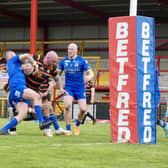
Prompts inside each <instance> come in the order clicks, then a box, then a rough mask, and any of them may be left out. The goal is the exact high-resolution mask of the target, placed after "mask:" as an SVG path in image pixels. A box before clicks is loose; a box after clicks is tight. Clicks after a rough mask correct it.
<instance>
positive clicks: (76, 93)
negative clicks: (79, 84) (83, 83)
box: [64, 87, 86, 100]
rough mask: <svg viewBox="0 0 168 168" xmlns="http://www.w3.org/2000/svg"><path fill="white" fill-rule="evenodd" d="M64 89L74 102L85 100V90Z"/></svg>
mask: <svg viewBox="0 0 168 168" xmlns="http://www.w3.org/2000/svg"><path fill="white" fill-rule="evenodd" d="M64 89H65V90H66V91H67V92H68V94H69V95H70V96H72V97H74V99H75V100H79V99H86V92H85V88H81V89H74V88H70V87H65V88H64ZM64 96H66V94H64Z"/></svg>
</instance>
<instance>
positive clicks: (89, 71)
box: [85, 69, 94, 82]
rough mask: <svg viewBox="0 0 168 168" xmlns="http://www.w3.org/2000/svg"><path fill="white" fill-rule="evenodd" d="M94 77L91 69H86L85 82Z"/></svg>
mask: <svg viewBox="0 0 168 168" xmlns="http://www.w3.org/2000/svg"><path fill="white" fill-rule="evenodd" d="M93 77H94V73H93V71H92V69H88V70H87V71H86V74H85V82H88V81H90V80H91V79H92V78H93Z"/></svg>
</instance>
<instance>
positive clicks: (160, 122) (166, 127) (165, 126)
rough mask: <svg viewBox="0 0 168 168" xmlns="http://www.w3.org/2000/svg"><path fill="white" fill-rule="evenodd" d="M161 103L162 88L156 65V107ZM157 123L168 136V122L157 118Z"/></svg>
mask: <svg viewBox="0 0 168 168" xmlns="http://www.w3.org/2000/svg"><path fill="white" fill-rule="evenodd" d="M159 103H160V89H159V80H158V69H157V67H155V109H156V110H157V108H158V107H159ZM157 125H159V126H161V127H162V128H163V129H164V131H165V135H166V137H167V138H168V122H166V121H163V120H157Z"/></svg>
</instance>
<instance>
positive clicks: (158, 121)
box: [157, 120, 168, 128]
mask: <svg viewBox="0 0 168 168" xmlns="http://www.w3.org/2000/svg"><path fill="white" fill-rule="evenodd" d="M157 125H159V126H161V127H163V128H165V127H166V125H168V123H166V122H165V121H163V120H157Z"/></svg>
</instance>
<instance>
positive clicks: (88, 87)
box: [81, 80, 96, 124]
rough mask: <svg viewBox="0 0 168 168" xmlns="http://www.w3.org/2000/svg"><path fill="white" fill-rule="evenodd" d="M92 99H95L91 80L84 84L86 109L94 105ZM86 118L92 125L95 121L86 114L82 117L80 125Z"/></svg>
mask: <svg viewBox="0 0 168 168" xmlns="http://www.w3.org/2000/svg"><path fill="white" fill-rule="evenodd" d="M94 98H95V86H94V81H93V80H89V81H88V82H87V83H86V104H87V109H88V106H89V105H90V104H93V103H94ZM86 117H89V118H90V119H91V120H92V122H93V124H95V123H96V119H95V118H94V117H93V116H92V115H91V114H90V113H89V112H86V114H85V115H84V117H83V119H82V122H81V124H84V122H85V120H86Z"/></svg>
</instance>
